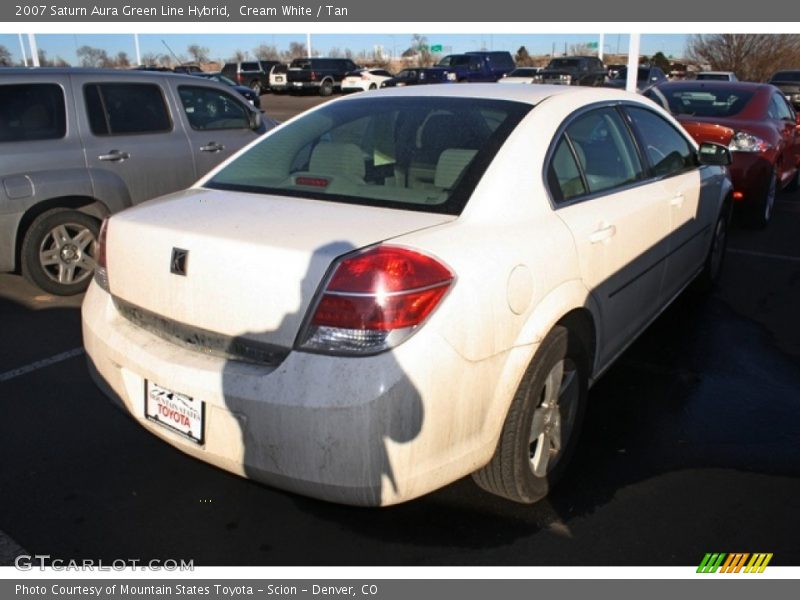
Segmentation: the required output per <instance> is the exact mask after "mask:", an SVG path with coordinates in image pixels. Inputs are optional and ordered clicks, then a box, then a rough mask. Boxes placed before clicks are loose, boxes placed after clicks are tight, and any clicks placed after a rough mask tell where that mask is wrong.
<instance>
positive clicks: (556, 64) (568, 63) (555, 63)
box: [547, 58, 581, 69]
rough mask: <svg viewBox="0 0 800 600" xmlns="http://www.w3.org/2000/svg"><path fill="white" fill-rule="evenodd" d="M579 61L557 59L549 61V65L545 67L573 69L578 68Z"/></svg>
mask: <svg viewBox="0 0 800 600" xmlns="http://www.w3.org/2000/svg"><path fill="white" fill-rule="evenodd" d="M580 64H581V61H580V59H576V58H557V59H555V60H551V61H550V64H549V65H547V67H548V68H549V69H574V68H576V67H578V66H580Z"/></svg>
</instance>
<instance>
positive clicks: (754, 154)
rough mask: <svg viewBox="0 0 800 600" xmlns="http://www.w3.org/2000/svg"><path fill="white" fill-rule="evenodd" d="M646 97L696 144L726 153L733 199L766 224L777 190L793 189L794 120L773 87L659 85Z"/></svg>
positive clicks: (798, 161)
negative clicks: (710, 145)
mask: <svg viewBox="0 0 800 600" xmlns="http://www.w3.org/2000/svg"><path fill="white" fill-rule="evenodd" d="M646 95H647V96H648V97H650V98H651V99H653V100H655V101H656V102H658V103H659V104H661V105H662V106H664V107H665V108H666V109H667V110H669V111H670V112H672V114H673V115H675V117H676V118H677V119H678V121H680V123H681V125H683V127H684V128H685V129H686V131H688V132H689V133H690V134H691V135H692V137H694V138H695V139H696V140H697V141H698V142H706V141H713V142H717V143H721V144H725V145H727V146H728V147H729V148H730V150H731V152H732V154H733V164H732V165H731V176H732V177H733V185H734V188H735V192H734V195H733V198H734V200H735V201H736V204H737V206H738V209H739V210H743V211H744V212H745V213H746V217H747V219H748V220H749V221H750V223H751V224H752V225H754V226H758V227H765V226H766V225H767V223H769V220H770V219H771V217H772V210H773V206H774V204H775V195H776V194H777V192H778V190H780V189H783V188H786V189H789V190H794V189H797V187H798V177H800V175H798V171H799V170H800V169H798V167H799V166H800V136H798V127H799V126H800V120H798V118H797V116H796V115H795V112H794V110H793V109H792V107H791V106H790V105H789V103H788V102H787V101H786V98H785V97H784V96H783V94H781V92H780V90H778V89H777V88H776V87H774V86H771V85H768V84H758V83H745V82H724V81H677V82H669V83H664V84H659V85H657V86H655V87H653V88H652V89H651V90H650V91H648V92H647V93H646Z"/></svg>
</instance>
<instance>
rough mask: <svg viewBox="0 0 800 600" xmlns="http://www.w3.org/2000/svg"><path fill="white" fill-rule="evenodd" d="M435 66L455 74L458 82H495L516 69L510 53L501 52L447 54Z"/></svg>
mask: <svg viewBox="0 0 800 600" xmlns="http://www.w3.org/2000/svg"><path fill="white" fill-rule="evenodd" d="M436 66H437V67H445V68H447V69H449V70H450V71H451V72H452V73H455V77H456V81H459V82H466V81H497V80H499V79H500V78H502V77H503V76H505V75H506V74H507V73H510V72H511V71H513V70H514V68H515V67H516V65H515V64H514V59H513V58H512V57H511V53H510V52H502V51H492V52H489V51H480V52H465V53H464V54H448V55H447V56H445V57H444V58H442V59H441V60H440V61H439V62H438V63H436Z"/></svg>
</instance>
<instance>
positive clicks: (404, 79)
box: [381, 67, 456, 88]
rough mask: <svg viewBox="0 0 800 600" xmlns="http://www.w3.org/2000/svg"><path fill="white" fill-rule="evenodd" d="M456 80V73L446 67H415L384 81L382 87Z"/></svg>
mask: <svg viewBox="0 0 800 600" xmlns="http://www.w3.org/2000/svg"><path fill="white" fill-rule="evenodd" d="M455 80H456V79H455V73H453V72H452V71H450V70H449V69H445V68H444V67H414V68H413V69H403V70H402V71H400V72H399V73H398V74H397V75H395V76H394V77H391V78H389V79H386V80H384V81H382V82H381V87H382V88H391V87H404V86H407V85H426V84H429V83H452V82H454V81H455Z"/></svg>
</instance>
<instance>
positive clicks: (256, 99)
mask: <svg viewBox="0 0 800 600" xmlns="http://www.w3.org/2000/svg"><path fill="white" fill-rule="evenodd" d="M190 75H193V76H195V77H202V78H203V79H208V80H210V81H216V82H217V83H221V84H223V85H227V86H229V87H232V88H233V89H234V90H236V91H237V92H239V93H240V94H241V95H242V96H244V98H245V100H247V101H248V102H249V103H250V104H252V105H253V106H255V107H256V108H261V96H259V95H258V94H256V93H255V92H254V91H253V90H252V89H250V88H249V87H245V86H243V85H239V84H238V83H236V82H235V81H234V80H233V79H228V78H227V77H225V75H222V74H221V73H202V72H200V73H197V72H194V73H190Z"/></svg>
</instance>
